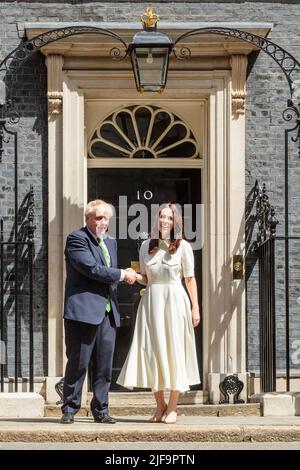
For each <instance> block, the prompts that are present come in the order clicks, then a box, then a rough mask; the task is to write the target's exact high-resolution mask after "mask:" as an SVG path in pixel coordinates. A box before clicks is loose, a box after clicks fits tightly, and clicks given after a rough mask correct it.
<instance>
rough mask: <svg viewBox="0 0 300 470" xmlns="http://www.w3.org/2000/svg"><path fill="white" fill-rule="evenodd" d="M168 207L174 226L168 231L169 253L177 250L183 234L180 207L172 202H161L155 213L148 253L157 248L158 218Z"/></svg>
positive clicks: (158, 235) (158, 234)
mask: <svg viewBox="0 0 300 470" xmlns="http://www.w3.org/2000/svg"><path fill="white" fill-rule="evenodd" d="M166 208H169V209H171V210H172V212H173V223H174V226H173V228H172V230H171V233H170V245H169V253H170V254H173V253H175V252H176V251H177V249H178V247H179V245H180V242H181V240H182V239H183V238H184V236H183V227H182V214H181V207H180V205H179V204H173V203H172V202H166V203H164V204H161V206H160V207H159V210H158V212H157V214H156V217H155V221H154V225H153V229H152V231H151V239H150V243H149V249H148V253H149V254H151V253H154V252H155V251H156V250H157V249H158V243H159V239H160V238H161V233H160V232H159V218H160V214H161V212H162V210H163V209H166Z"/></svg>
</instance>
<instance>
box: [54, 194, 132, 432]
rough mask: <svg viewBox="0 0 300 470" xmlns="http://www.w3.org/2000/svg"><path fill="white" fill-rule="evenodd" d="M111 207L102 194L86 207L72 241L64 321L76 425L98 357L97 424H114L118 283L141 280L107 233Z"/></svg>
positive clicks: (69, 399) (70, 407)
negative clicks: (111, 399)
mask: <svg viewBox="0 0 300 470" xmlns="http://www.w3.org/2000/svg"><path fill="white" fill-rule="evenodd" d="M111 215H112V208H111V206H110V205H109V204H108V203H106V202H105V201H102V200H100V199H97V200H95V201H91V202H89V204H88V205H87V207H86V211H85V222H86V226H85V227H83V228H81V229H80V230H77V231H75V232H72V233H71V234H70V235H69V236H68V238H67V242H66V248H65V257H66V275H67V277H66V286H65V307H64V322H65V323H64V325H65V342H66V355H67V359H68V362H67V365H66V371H65V378H64V388H63V405H62V412H63V415H62V418H61V423H63V424H71V423H73V422H74V415H75V413H77V412H78V410H79V409H80V406H81V395H82V386H83V382H84V379H85V376H86V372H87V370H88V366H89V363H90V361H92V371H91V372H92V389H93V398H92V401H91V410H92V414H93V416H94V421H95V422H97V423H106V424H114V423H115V420H114V419H113V418H112V417H111V416H109V414H108V392H109V387H110V382H111V374H112V361H113V353H114V347H115V339H116V328H117V327H119V326H120V313H119V309H118V303H117V285H118V282H119V281H122V280H125V282H127V283H128V284H133V282H134V281H135V271H133V270H131V269H130V268H128V269H127V270H122V269H119V268H118V267H117V244H116V241H115V240H114V239H112V238H110V237H109V236H107V234H106V232H107V230H108V224H109V219H110V217H111Z"/></svg>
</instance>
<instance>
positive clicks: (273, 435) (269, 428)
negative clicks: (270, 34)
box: [0, 416, 300, 442]
mask: <svg viewBox="0 0 300 470" xmlns="http://www.w3.org/2000/svg"><path fill="white" fill-rule="evenodd" d="M116 419H117V423H116V424H114V425H108V424H99V423H94V422H93V420H92V418H90V417H80V416H76V417H75V422H74V424H71V425H63V424H60V422H59V419H58V418H51V417H45V418H39V419H1V420H0V442H103V441H106V442H145V441H147V442H152V441H165V442H293V441H300V417H298V416H285V417H284V416H283V417H282V416H281V417H257V416H231V417H216V416H179V417H178V420H177V423H176V424H168V425H167V424H164V423H150V422H148V421H147V420H146V419H145V416H134V417H132V416H131V417H128V416H117V417H116Z"/></svg>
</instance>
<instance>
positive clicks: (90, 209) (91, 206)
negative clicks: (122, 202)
mask: <svg viewBox="0 0 300 470" xmlns="http://www.w3.org/2000/svg"><path fill="white" fill-rule="evenodd" d="M100 206H102V207H103V209H104V211H105V212H107V214H108V217H109V218H110V217H112V215H113V213H114V211H113V207H112V206H111V204H109V203H108V202H106V201H103V200H102V199H95V200H94V201H90V202H89V203H88V204H87V206H86V208H85V212H84V215H85V216H86V217H88V216H89V215H91V214H95V213H96V211H97V209H98V207H100Z"/></svg>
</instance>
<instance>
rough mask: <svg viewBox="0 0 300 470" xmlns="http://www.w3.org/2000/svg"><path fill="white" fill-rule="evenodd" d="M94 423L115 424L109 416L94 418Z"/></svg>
mask: <svg viewBox="0 0 300 470" xmlns="http://www.w3.org/2000/svg"><path fill="white" fill-rule="evenodd" d="M94 421H95V423H103V424H115V422H116V420H115V419H114V418H112V417H111V416H109V415H102V416H94Z"/></svg>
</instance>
